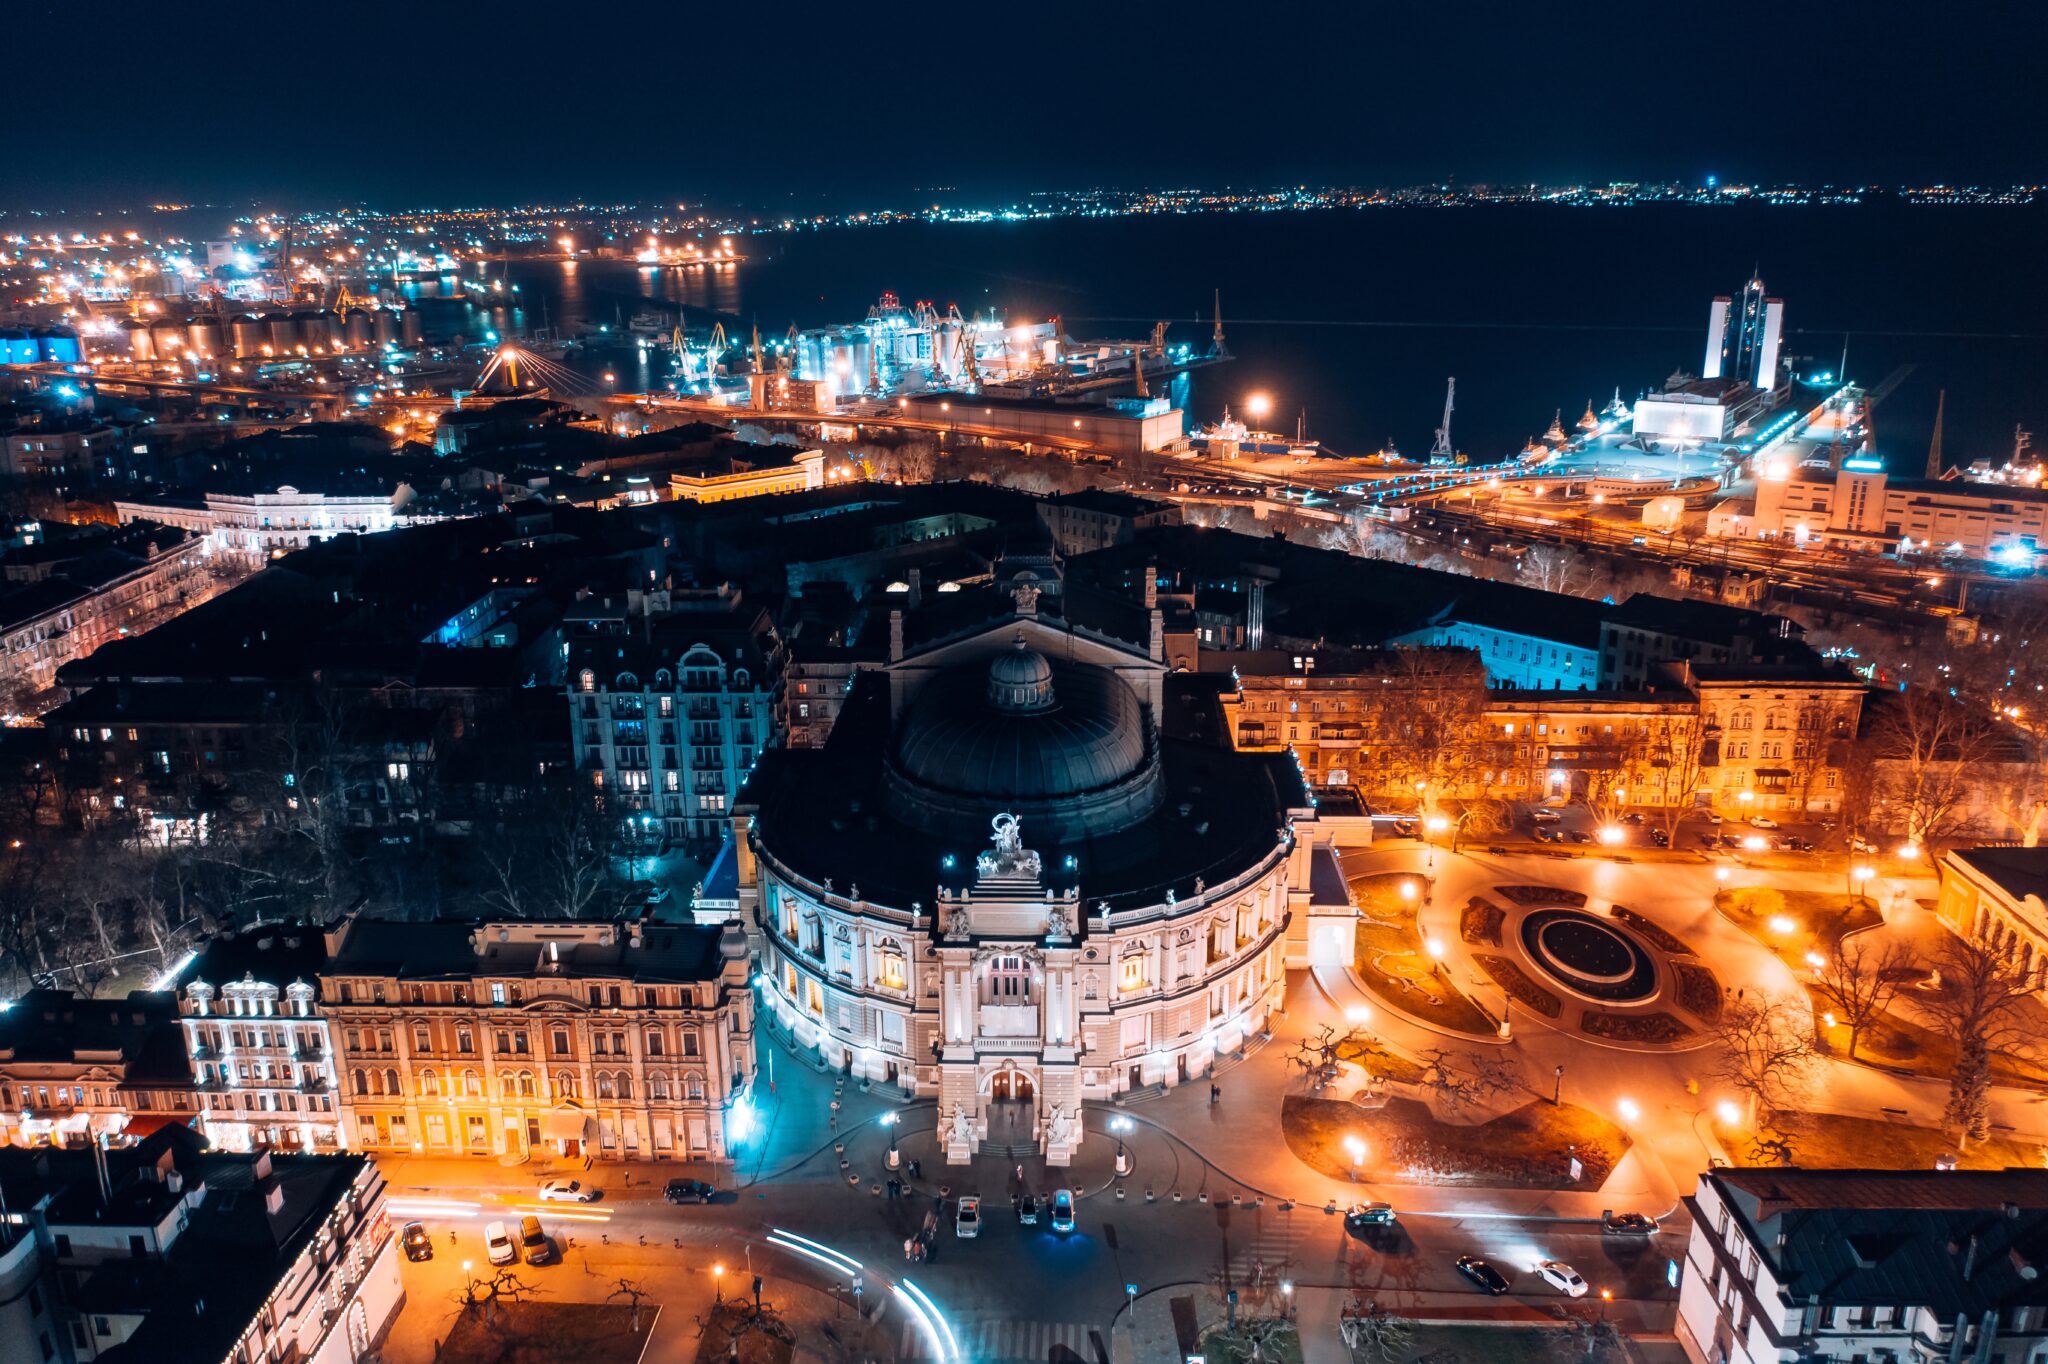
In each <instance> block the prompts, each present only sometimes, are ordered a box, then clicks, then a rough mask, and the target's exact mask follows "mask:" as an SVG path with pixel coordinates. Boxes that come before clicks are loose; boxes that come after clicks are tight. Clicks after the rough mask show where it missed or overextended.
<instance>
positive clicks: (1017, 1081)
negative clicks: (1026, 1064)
mask: <svg viewBox="0 0 2048 1364" xmlns="http://www.w3.org/2000/svg"><path fill="white" fill-rule="evenodd" d="M1037 1098H1038V1087H1037V1086H1036V1085H1034V1084H1033V1083H1032V1081H1031V1076H1030V1074H1029V1073H1028V1072H1026V1071H1022V1070H1019V1069H1017V1068H1016V1067H1015V1066H1004V1067H1003V1068H1002V1069H1001V1070H998V1071H996V1072H994V1073H993V1074H991V1075H990V1076H989V1081H988V1140H989V1142H990V1143H992V1144H994V1145H996V1146H1003V1147H1016V1146H1020V1145H1024V1144H1026V1143H1030V1142H1033V1141H1035V1139H1036V1138H1035V1136H1034V1134H1033V1122H1032V1117H1033V1110H1034V1109H1035V1108H1036V1107H1037ZM984 1149H986V1148H984Z"/></svg>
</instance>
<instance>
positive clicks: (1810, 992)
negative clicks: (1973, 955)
mask: <svg viewBox="0 0 2048 1364" xmlns="http://www.w3.org/2000/svg"><path fill="white" fill-rule="evenodd" d="M1806 993H1807V997H1808V998H1809V999H1810V1000H1811V1001H1812V1004H1813V1028H1814V1035H1815V1036H1817V1037H1819V1038H1820V1039H1821V1041H1822V1042H1823V1044H1824V1045H1825V1047H1826V1049H1827V1050H1828V1051H1829V1052H1831V1053H1832V1054H1834V1055H1836V1056H1839V1057H1841V1058H1842V1059H1843V1060H1845V1061H1848V1060H1853V1061H1855V1062H1856V1063H1857V1064H1859V1065H1866V1066H1878V1067H1883V1068H1889V1069H1892V1070H1903V1071H1909V1072H1911V1073H1912V1074H1914V1075H1925V1076H1927V1077H1929V1078H1930V1079H1936V1080H1946V1079H1947V1078H1948V1077H1949V1076H1950V1075H1951V1074H1952V1073H1954V1071H1955V1066H1956V1045H1955V1043H1954V1041H1952V1040H1951V1039H1949V1038H1947V1037H1944V1036H1942V1035H1941V1034H1940V1033H1938V1032H1936V1031H1935V1030H1934V1029H1932V1028H1928V1027H1923V1026H1921V1025H1920V1024H1918V1023H1915V1022H1913V1021H1912V1020H1910V1019H1907V1018H1902V1017H1900V1016H1899V1014H1898V1013H1897V1012H1896V1011H1894V1010H1889V1009H1888V1010H1886V1011H1885V1015H1884V1017H1883V1018H1880V1019H1879V1020H1877V1022H1876V1023H1874V1024H1869V1025H1866V1026H1865V1027H1864V1028H1863V1030H1862V1032H1861V1033H1859V1034H1858V1035H1857V1038H1856V1055H1855V1056H1854V1057H1851V1056H1850V1055H1849V1028H1848V1025H1846V1024H1843V1023H1836V1024H1835V1026H1834V1027H1832V1028H1830V1027H1828V1026H1827V1021H1826V1019H1825V1017H1824V1015H1826V1013H1827V1012H1828V1009H1829V1001H1828V999H1827V998H1826V997H1825V996H1823V995H1822V994H1820V992H1818V991H1817V990H1815V989H1813V987H1812V986H1808V987H1807V991H1806ZM1991 1078H1992V1080H1993V1081H1994V1082H1995V1083H1997V1084H2002V1085H2020V1086H2025V1087H2027V1088H2032V1089H2039V1088H2043V1087H2048V1070H2044V1069H2043V1068H2042V1067H2041V1066H2040V1065H2039V1064H2038V1063H2037V1062H2034V1061H2032V1060H2029V1059H2028V1058H2026V1057H2024V1056H1994V1057H1992V1058H1991Z"/></svg>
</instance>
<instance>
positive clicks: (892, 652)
mask: <svg viewBox="0 0 2048 1364" xmlns="http://www.w3.org/2000/svg"><path fill="white" fill-rule="evenodd" d="M889 661H890V662H891V663H901V662H902V661H903V613H902V612H901V611H891V612H890V613H889Z"/></svg>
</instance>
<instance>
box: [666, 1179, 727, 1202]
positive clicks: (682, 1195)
mask: <svg viewBox="0 0 2048 1364" xmlns="http://www.w3.org/2000/svg"><path fill="white" fill-rule="evenodd" d="M717 1195H718V1190H717V1189H714V1188H713V1187H711V1186H710V1185H709V1184H706V1183H705V1182H704V1181H703V1180H701V1179H671V1180H670V1181H669V1182H668V1187H667V1188H665V1189H663V1190H662V1191H661V1196H662V1197H663V1198H666V1199H667V1200H668V1201H669V1202H671V1203H709V1202H710V1201H711V1200H712V1199H713V1198H715V1197H717Z"/></svg>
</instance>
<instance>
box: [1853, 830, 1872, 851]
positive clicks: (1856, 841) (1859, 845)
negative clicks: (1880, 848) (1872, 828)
mask: <svg viewBox="0 0 2048 1364" xmlns="http://www.w3.org/2000/svg"><path fill="white" fill-rule="evenodd" d="M1849 851H1850V852H1859V853H1875V852H1876V851H1877V844H1875V843H1872V842H1871V841H1870V840H1869V839H1867V838H1865V837H1863V836H1862V835H1861V834H1855V835H1852V836H1851V837H1850V839H1849Z"/></svg>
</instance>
